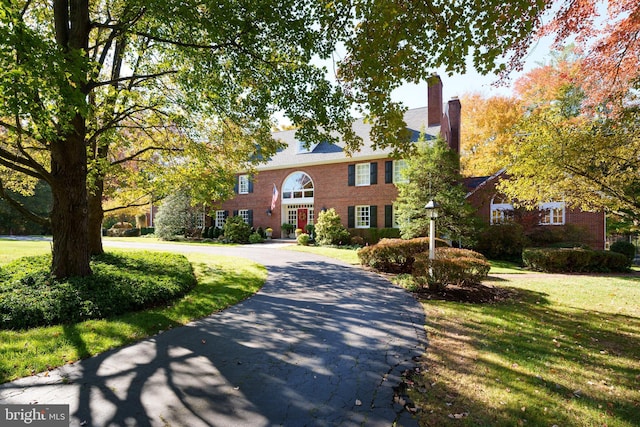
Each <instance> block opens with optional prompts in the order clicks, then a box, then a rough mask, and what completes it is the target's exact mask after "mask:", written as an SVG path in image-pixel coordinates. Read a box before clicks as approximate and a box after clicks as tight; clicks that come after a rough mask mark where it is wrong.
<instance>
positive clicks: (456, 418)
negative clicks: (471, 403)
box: [449, 412, 469, 420]
mask: <svg viewBox="0 0 640 427" xmlns="http://www.w3.org/2000/svg"><path fill="white" fill-rule="evenodd" d="M467 416H469V413H468V412H462V413H460V414H449V418H453V419H454V420H459V419H461V418H464V417H467Z"/></svg>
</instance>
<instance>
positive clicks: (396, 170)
mask: <svg viewBox="0 0 640 427" xmlns="http://www.w3.org/2000/svg"><path fill="white" fill-rule="evenodd" d="M406 168H407V162H406V160H394V161H393V182H394V183H401V182H409V180H408V179H407V178H405V177H404V174H403V171H404V170H405V169H406Z"/></svg>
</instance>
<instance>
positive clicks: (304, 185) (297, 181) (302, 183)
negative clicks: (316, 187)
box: [282, 172, 313, 202]
mask: <svg viewBox="0 0 640 427" xmlns="http://www.w3.org/2000/svg"><path fill="white" fill-rule="evenodd" d="M311 198H313V181H312V180H311V177H310V176H309V175H307V174H306V173H304V172H294V173H292V174H291V175H289V176H288V177H287V179H286V180H285V181H284V184H283V185H282V199H283V200H284V201H285V202H288V201H289V200H292V199H311Z"/></svg>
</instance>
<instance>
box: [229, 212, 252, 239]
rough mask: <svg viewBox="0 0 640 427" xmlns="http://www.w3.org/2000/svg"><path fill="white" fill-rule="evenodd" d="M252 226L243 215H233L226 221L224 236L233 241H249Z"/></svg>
mask: <svg viewBox="0 0 640 427" xmlns="http://www.w3.org/2000/svg"><path fill="white" fill-rule="evenodd" d="M250 235H251V227H250V226H249V224H247V223H246V222H244V219H242V217H241V216H232V217H229V218H227V220H226V221H225V222H224V237H225V238H226V239H227V241H228V242H231V243H249V236H250Z"/></svg>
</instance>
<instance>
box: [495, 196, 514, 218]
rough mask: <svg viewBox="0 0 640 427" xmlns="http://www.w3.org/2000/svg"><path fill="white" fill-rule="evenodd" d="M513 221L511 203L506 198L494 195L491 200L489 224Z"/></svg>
mask: <svg viewBox="0 0 640 427" xmlns="http://www.w3.org/2000/svg"><path fill="white" fill-rule="evenodd" d="M509 221H513V205H512V204H511V203H509V201H508V200H506V199H503V198H501V197H500V196H496V197H494V198H493V199H492V200H491V224H504V223H505V222H509Z"/></svg>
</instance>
